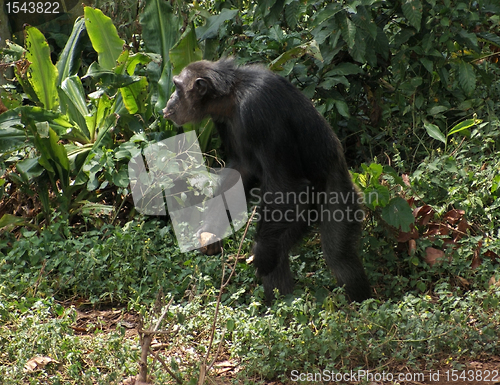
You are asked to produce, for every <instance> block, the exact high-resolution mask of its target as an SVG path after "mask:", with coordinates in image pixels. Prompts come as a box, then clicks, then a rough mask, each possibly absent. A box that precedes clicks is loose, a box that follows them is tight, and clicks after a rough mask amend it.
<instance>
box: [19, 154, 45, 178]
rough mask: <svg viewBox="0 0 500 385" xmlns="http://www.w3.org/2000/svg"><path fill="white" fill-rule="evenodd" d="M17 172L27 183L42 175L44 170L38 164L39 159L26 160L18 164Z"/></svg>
mask: <svg viewBox="0 0 500 385" xmlns="http://www.w3.org/2000/svg"><path fill="white" fill-rule="evenodd" d="M16 170H17V172H19V175H21V178H23V180H24V181H25V182H29V181H30V180H32V179H33V178H36V177H38V176H40V175H42V173H43V171H44V169H43V167H42V166H41V165H40V163H39V162H38V158H29V159H24V160H21V161H19V162H17V163H16Z"/></svg>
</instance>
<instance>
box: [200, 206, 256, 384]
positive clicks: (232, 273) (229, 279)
mask: <svg viewBox="0 0 500 385" xmlns="http://www.w3.org/2000/svg"><path fill="white" fill-rule="evenodd" d="M256 210H257V206H255V207H254V209H253V211H252V215H250V218H249V219H248V221H247V225H246V227H245V232H244V233H243V237H242V238H241V242H240V246H239V248H238V254H237V255H236V258H235V259H234V263H233V266H232V267H231V274H230V275H229V277H228V279H227V280H226V281H225V282H224V275H225V274H224V273H225V270H226V269H225V262H224V250H222V261H223V262H222V278H221V287H220V289H219V295H218V296H217V302H216V304H215V314H214V321H213V323H212V329H211V330H210V342H209V343H208V348H207V354H206V355H205V358H204V359H203V361H202V363H201V365H202V369H201V370H200V378H199V381H198V383H200V381H203V379H202V378H201V377H202V375H203V377H204V375H205V373H206V372H207V371H208V370H210V369H211V368H212V366H213V365H214V363H215V360H216V359H217V357H218V355H219V352H220V350H221V345H222V341H223V339H221V343H220V344H219V348H218V349H217V352H216V353H215V356H214V358H213V360H212V362H211V363H210V365H209V366H208V368H206V363H207V361H208V356H209V354H210V350H211V349H212V344H213V341H214V335H215V326H216V324H217V318H218V315H219V308H220V302H221V297H222V293H223V292H224V289H225V288H226V286H227V285H228V284H229V282H230V281H231V278H232V276H233V275H234V272H235V271H236V265H237V263H238V257H239V256H240V253H241V249H242V247H243V242H244V241H245V237H246V235H247V232H248V228H249V227H250V224H251V223H252V219H253V217H254V215H255V212H256ZM204 369H206V370H204Z"/></svg>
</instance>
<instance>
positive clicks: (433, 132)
mask: <svg viewBox="0 0 500 385" xmlns="http://www.w3.org/2000/svg"><path fill="white" fill-rule="evenodd" d="M424 127H425V129H426V130H427V133H428V134H429V136H430V137H431V138H434V139H436V140H439V141H440V142H443V143H444V144H446V138H445V136H444V135H443V133H442V132H441V130H440V129H439V127H438V126H436V125H435V124H432V123H429V122H427V121H424Z"/></svg>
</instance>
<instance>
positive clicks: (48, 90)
mask: <svg viewBox="0 0 500 385" xmlns="http://www.w3.org/2000/svg"><path fill="white" fill-rule="evenodd" d="M26 51H27V52H26V59H27V60H28V61H29V62H30V63H31V64H30V66H29V69H28V80H29V82H30V84H31V86H32V87H33V90H34V91H35V93H36V96H37V98H38V100H39V101H40V103H42V105H43V106H44V107H45V108H46V109H48V110H55V109H56V108H57V105H58V99H57V87H56V82H57V68H56V66H55V65H54V64H52V61H51V60H50V47H49V44H48V43H47V41H46V40H45V37H44V36H43V35H42V33H41V32H40V31H39V30H38V29H36V28H35V27H30V26H28V27H26Z"/></svg>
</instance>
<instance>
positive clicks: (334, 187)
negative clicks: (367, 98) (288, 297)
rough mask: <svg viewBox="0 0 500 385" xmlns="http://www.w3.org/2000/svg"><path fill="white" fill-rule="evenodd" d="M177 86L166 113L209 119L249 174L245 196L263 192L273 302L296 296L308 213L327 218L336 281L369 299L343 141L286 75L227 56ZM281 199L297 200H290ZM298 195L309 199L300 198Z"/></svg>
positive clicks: (264, 248) (257, 258) (264, 272)
mask: <svg viewBox="0 0 500 385" xmlns="http://www.w3.org/2000/svg"><path fill="white" fill-rule="evenodd" d="M174 83H175V84H176V91H175V92H174V94H173V95H172V96H171V98H170V100H169V102H168V103H167V106H166V108H165V109H164V115H165V117H166V118H168V119H171V120H172V121H174V122H175V123H177V124H184V123H186V122H189V121H196V120H201V119H202V118H204V117H206V116H211V117H212V119H213V121H214V123H215V125H216V127H217V130H218V132H219V134H220V136H221V138H222V142H223V145H224V148H225V150H226V153H227V156H228V160H229V162H228V167H231V168H234V169H236V170H237V171H239V173H240V174H241V176H242V179H243V184H244V187H245V191H246V193H247V198H248V197H249V194H250V193H251V194H252V195H255V194H254V191H253V190H252V191H251V189H252V188H254V187H257V186H258V187H260V197H261V198H264V197H266V198H267V199H266V201H267V203H266V202H262V204H261V206H260V208H259V217H260V220H259V222H258V225H257V236H256V245H255V246H254V263H255V267H256V268H257V273H258V275H259V276H261V277H262V281H263V284H264V289H265V294H266V298H267V299H268V300H271V299H272V298H273V297H274V293H273V290H274V289H275V288H277V289H278V290H279V291H280V293H282V294H288V293H291V292H292V290H293V278H292V273H291V271H290V268H289V262H288V253H289V251H290V248H291V247H292V246H293V245H294V244H295V243H296V242H297V241H300V240H301V239H302V237H303V235H304V234H305V232H306V231H307V228H308V225H309V224H310V222H313V221H312V220H308V218H307V216H301V215H299V214H300V213H301V212H304V210H306V212H308V213H310V214H311V215H313V214H314V212H316V214H321V215H322V216H323V219H322V220H320V219H318V220H316V221H314V222H321V225H320V227H321V239H322V247H323V254H324V257H325V260H326V262H327V264H328V266H329V267H330V268H331V269H332V270H333V271H334V273H335V276H336V278H337V282H338V284H339V285H341V286H345V289H346V292H347V294H348V296H349V298H350V299H351V300H353V301H362V300H364V299H366V298H368V297H370V286H369V284H368V280H367V278H366V275H365V271H364V269H363V266H362V264H361V261H360V260H359V258H358V256H357V248H358V242H359V237H360V233H361V223H360V220H361V218H360V212H359V211H358V210H359V206H358V203H357V199H358V195H357V193H356V192H355V189H354V187H353V184H352V181H351V177H350V174H349V171H348V169H347V165H346V162H345V158H344V155H343V151H342V147H341V145H340V142H339V140H338V139H337V137H336V135H335V134H334V132H333V131H332V129H331V128H330V126H329V125H328V123H327V122H326V121H325V119H324V118H323V117H322V116H321V115H320V114H319V113H318V112H317V110H316V109H315V108H314V106H313V104H312V103H311V102H310V101H309V100H308V99H307V98H306V97H305V96H304V95H303V94H302V93H301V92H300V91H298V90H297V89H296V88H295V87H294V86H293V85H292V84H291V83H290V82H289V81H287V80H286V79H284V78H283V77H281V76H278V75H276V74H274V73H272V72H271V71H269V70H267V69H265V68H263V67H261V66H257V65H248V66H241V67H238V66H236V65H235V64H234V62H233V61H232V60H228V59H222V60H219V61H218V62H208V61H200V62H195V63H192V64H190V65H189V66H187V67H186V68H185V69H184V70H183V71H182V72H181V74H180V75H179V76H177V77H175V78H174ZM229 184H231V183H229V182H228V183H227V185H226V186H224V185H223V187H222V191H224V190H225V189H227V188H229V187H230V186H229ZM301 193H302V194H301ZM319 193H322V194H319ZM287 194H288V195H287ZM282 196H286V197H290V199H288V200H285V201H284V200H283V199H280V197H282ZM298 196H300V197H302V198H304V197H307V199H301V200H300V202H298V201H297V199H295V201H294V200H293V197H298ZM335 197H337V198H338V199H337V200H335V199H334V198H335ZM319 198H320V199H319ZM318 201H319V202H318ZM266 212H267V213H271V214H269V215H267V216H266ZM272 213H274V216H273V214H272ZM328 213H329V214H328ZM341 213H343V215H344V217H343V219H342V217H341V215H340V214H341ZM354 213H357V220H355V219H354ZM333 214H335V215H336V216H335V218H336V219H337V220H335V218H331V216H332V215H333ZM349 214H350V217H351V219H352V220H350V221H349V220H348V218H347V216H348V215H349ZM313 216H314V215H313ZM327 217H329V218H327ZM290 219H293V220H290ZM312 219H314V217H313V218H312ZM201 231H207V232H214V233H215V234H216V233H217V231H218V229H216V230H212V229H211V228H210V223H207V224H206V225H205V226H203V229H201Z"/></svg>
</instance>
